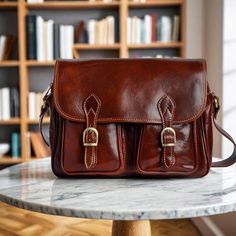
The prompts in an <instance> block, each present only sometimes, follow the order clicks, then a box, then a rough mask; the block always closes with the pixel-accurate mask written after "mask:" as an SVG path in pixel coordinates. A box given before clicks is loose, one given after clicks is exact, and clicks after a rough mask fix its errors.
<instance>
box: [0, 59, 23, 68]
mask: <svg viewBox="0 0 236 236" xmlns="http://www.w3.org/2000/svg"><path fill="white" fill-rule="evenodd" d="M14 66H19V61H10V60H9V61H0V67H14Z"/></svg>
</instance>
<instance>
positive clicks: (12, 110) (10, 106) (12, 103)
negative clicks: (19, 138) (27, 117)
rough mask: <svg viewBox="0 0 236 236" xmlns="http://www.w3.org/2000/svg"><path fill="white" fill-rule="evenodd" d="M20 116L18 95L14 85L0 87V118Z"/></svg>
mask: <svg viewBox="0 0 236 236" xmlns="http://www.w3.org/2000/svg"><path fill="white" fill-rule="evenodd" d="M14 117H20V97H19V90H18V88H16V87H12V88H9V87H4V88H1V89H0V120H9V119H10V118H14Z"/></svg>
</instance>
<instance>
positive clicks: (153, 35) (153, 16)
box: [151, 13, 157, 42]
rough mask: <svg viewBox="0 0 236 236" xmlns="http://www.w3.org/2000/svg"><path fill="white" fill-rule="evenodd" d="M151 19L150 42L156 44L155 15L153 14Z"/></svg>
mask: <svg viewBox="0 0 236 236" xmlns="http://www.w3.org/2000/svg"><path fill="white" fill-rule="evenodd" d="M151 17H152V42H156V40H157V38H156V36H157V28H156V21H157V15H156V14H155V13H153V14H152V15H151Z"/></svg>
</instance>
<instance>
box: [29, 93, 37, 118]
mask: <svg viewBox="0 0 236 236" xmlns="http://www.w3.org/2000/svg"><path fill="white" fill-rule="evenodd" d="M35 104H36V93H34V92H29V96H28V117H29V119H31V120H34V119H36V107H35Z"/></svg>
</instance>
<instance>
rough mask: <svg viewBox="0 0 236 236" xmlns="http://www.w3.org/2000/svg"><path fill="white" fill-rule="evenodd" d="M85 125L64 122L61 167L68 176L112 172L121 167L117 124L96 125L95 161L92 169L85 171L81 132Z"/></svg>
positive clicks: (119, 131)
mask: <svg viewBox="0 0 236 236" xmlns="http://www.w3.org/2000/svg"><path fill="white" fill-rule="evenodd" d="M85 128H86V126H85V124H83V123H78V122H72V121H65V124H64V135H63V150H62V162H63V163H62V165H63V168H64V170H65V172H67V173H68V174H69V173H71V174H79V173H84V172H87V173H88V174H89V173H93V172H114V171H117V170H119V169H120V168H121V166H122V165H123V154H122V151H121V147H120V145H119V142H118V140H119V138H118V136H119V135H121V127H120V125H119V124H114V123H110V124H97V131H98V134H99V139H98V145H97V155H96V158H97V161H96V165H95V166H94V167H93V168H90V169H87V168H86V166H85V161H84V153H85V147H84V146H83V131H84V129H85Z"/></svg>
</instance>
